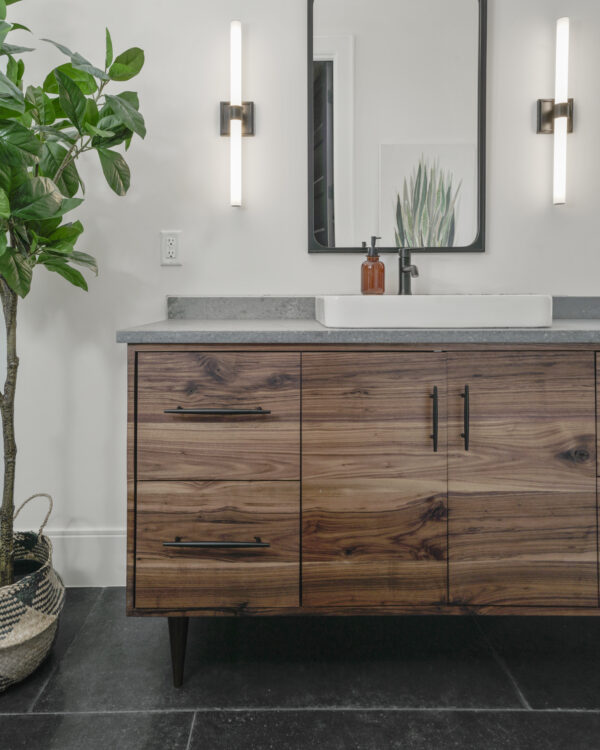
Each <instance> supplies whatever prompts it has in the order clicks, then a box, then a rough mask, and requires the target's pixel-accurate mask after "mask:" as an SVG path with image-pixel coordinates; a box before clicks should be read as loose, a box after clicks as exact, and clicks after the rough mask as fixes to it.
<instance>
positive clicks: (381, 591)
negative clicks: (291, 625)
mask: <svg viewBox="0 0 600 750" xmlns="http://www.w3.org/2000/svg"><path fill="white" fill-rule="evenodd" d="M446 487H447V443H446V356H445V355H444V354H436V353H394V352H382V353H370V352H362V353H356V352H355V353H348V354H346V353H336V352H332V353H325V352H323V353H306V354H303V355H302V518H303V522H302V603H303V604H304V605H305V606H311V607H345V606H348V607H355V608H356V607H373V606H385V605H394V604H415V605H425V604H439V603H444V602H445V601H446V598H447V597H446V593H447V551H446V550H447V523H446V516H447V513H446Z"/></svg>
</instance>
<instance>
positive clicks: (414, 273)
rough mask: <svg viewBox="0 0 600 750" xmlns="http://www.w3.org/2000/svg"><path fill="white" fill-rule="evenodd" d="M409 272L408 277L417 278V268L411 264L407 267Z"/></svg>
mask: <svg viewBox="0 0 600 750" xmlns="http://www.w3.org/2000/svg"><path fill="white" fill-rule="evenodd" d="M409 270H410V275H411V276H412V278H413V279H418V278H419V269H418V268H417V266H415V265H414V264H413V265H411V266H409Z"/></svg>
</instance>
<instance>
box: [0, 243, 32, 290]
mask: <svg viewBox="0 0 600 750" xmlns="http://www.w3.org/2000/svg"><path fill="white" fill-rule="evenodd" d="M32 263H33V260H32V259H30V258H26V257H25V256H24V255H21V254H20V253H18V252H17V251H16V250H14V249H13V248H8V250H7V252H5V253H3V254H2V255H0V274H2V276H3V277H4V280H5V281H6V283H7V284H8V286H9V287H10V288H11V289H12V290H13V292H16V294H18V295H19V297H25V296H27V294H28V293H29V290H30V288H31V276H32V270H33V269H32Z"/></svg>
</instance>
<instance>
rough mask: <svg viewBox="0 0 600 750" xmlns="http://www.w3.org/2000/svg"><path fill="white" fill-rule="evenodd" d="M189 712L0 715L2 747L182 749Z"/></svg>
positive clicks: (22, 749)
mask: <svg viewBox="0 0 600 750" xmlns="http://www.w3.org/2000/svg"><path fill="white" fill-rule="evenodd" d="M192 717H193V714H192V713H163V714H157V713H153V714H144V713H131V714H77V715H75V714H68V715H62V716H61V715H59V714H51V715H46V716H43V715H40V714H28V715H26V716H3V717H0V735H1V736H2V748H3V749H4V750H107V748H115V750H185V749H186V748H187V743H188V738H189V733H190V727H191V725H192Z"/></svg>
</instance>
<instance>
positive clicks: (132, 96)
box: [117, 91, 140, 112]
mask: <svg viewBox="0 0 600 750" xmlns="http://www.w3.org/2000/svg"><path fill="white" fill-rule="evenodd" d="M117 96H118V97H119V99H124V100H125V101H126V102H127V103H128V104H131V106H132V107H133V108H134V109H137V110H138V112H139V109H140V98H139V96H138V95H137V93H136V92H135V91H121V93H120V94H117Z"/></svg>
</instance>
